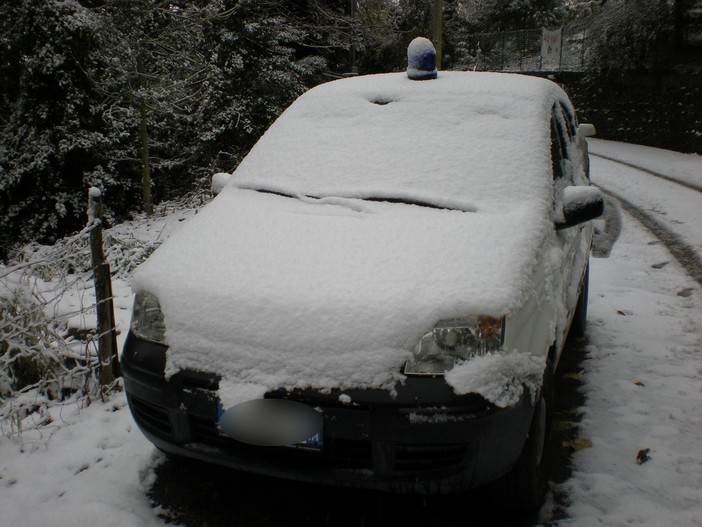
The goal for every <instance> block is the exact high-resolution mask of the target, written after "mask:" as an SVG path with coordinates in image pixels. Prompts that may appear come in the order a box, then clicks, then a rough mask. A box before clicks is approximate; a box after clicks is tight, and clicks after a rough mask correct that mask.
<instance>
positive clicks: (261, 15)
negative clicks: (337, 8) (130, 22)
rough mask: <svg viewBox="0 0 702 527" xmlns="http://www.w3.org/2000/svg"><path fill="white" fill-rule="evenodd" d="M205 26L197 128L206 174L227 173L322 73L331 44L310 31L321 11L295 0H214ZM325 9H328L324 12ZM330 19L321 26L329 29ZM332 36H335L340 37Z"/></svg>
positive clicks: (325, 67) (320, 79)
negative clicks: (206, 67) (206, 71)
mask: <svg viewBox="0 0 702 527" xmlns="http://www.w3.org/2000/svg"><path fill="white" fill-rule="evenodd" d="M212 4H213V5H216V6H218V11H219V12H220V13H222V14H221V16H219V17H218V18H216V19H213V20H212V22H211V23H210V24H209V25H208V27H207V30H206V32H205V35H206V41H207V42H208V57H207V59H208V61H209V62H210V63H211V64H212V65H213V67H214V68H216V70H217V72H218V74H217V75H216V76H215V77H212V78H210V79H208V81H207V87H206V90H205V92H204V98H203V99H202V101H201V104H200V106H199V108H198V111H197V114H196V120H195V127H196V128H197V129H198V130H199V135H198V137H197V141H196V143H197V145H198V159H199V162H198V163H197V164H198V166H199V167H200V168H201V169H202V174H201V175H203V176H206V175H210V174H212V173H214V172H215V171H230V170H232V169H233V168H235V167H236V166H237V164H238V162H239V161H240V160H241V158H242V157H243V156H244V155H245V154H246V152H248V150H249V148H251V146H253V144H254V143H255V142H256V140H257V139H258V137H259V136H260V135H261V134H262V133H263V132H264V131H265V130H266V128H267V127H268V126H269V125H270V123H271V121H272V120H273V119H275V117H277V116H278V115H279V114H280V113H281V112H282V111H283V110H284V109H285V108H286V107H287V106H288V105H289V104H290V102H291V101H292V100H293V99H294V98H295V97H297V96H298V95H299V94H300V93H302V92H303V91H304V90H305V89H307V88H309V87H310V86H312V85H314V84H316V83H318V82H320V81H322V80H323V79H324V77H323V75H322V74H323V73H324V72H325V71H326V70H327V69H328V57H329V56H330V48H329V47H328V46H326V45H323V41H320V39H321V38H322V35H321V33H320V31H322V29H321V28H320V27H317V28H316V30H315V31H312V30H311V24H310V20H311V16H325V12H320V11H319V10H316V9H315V5H316V4H314V3H313V2H311V3H310V4H311V7H310V6H308V7H300V6H296V4H295V3H294V2H278V1H272V0H269V1H267V0H263V1H261V0H239V1H230V0H218V1H217V2H213V3H212ZM326 14H328V13H326ZM332 29H333V26H332V22H330V25H329V26H327V27H326V28H325V29H324V31H325V32H327V33H333V31H332ZM337 37H338V35H336V37H335V38H337Z"/></svg>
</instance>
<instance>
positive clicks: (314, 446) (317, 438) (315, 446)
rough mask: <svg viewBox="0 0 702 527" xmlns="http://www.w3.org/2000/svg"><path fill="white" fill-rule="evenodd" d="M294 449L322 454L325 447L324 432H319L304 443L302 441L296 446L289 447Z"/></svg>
mask: <svg viewBox="0 0 702 527" xmlns="http://www.w3.org/2000/svg"><path fill="white" fill-rule="evenodd" d="M289 446H290V447H292V448H299V449H300V450H309V451H311V452H321V451H322V447H323V446H324V439H323V434H322V431H321V430H320V431H319V432H317V433H316V434H315V435H313V436H312V437H310V438H309V439H306V440H304V441H300V442H299V443H295V444H294V445H289Z"/></svg>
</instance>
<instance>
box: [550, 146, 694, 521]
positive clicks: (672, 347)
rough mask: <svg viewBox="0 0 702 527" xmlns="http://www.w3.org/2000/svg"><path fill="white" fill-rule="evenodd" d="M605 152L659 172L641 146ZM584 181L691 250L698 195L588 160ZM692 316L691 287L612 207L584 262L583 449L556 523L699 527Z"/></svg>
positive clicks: (683, 170)
mask: <svg viewBox="0 0 702 527" xmlns="http://www.w3.org/2000/svg"><path fill="white" fill-rule="evenodd" d="M602 144H604V146H605V147H606V149H607V150H609V151H611V150H612V149H615V148H616V144H613V143H602V142H597V143H596V144H595V148H593V151H594V152H597V151H598V150H599V147H600V146H601V145H602ZM615 156H618V158H619V159H622V158H624V160H627V161H630V162H631V163H635V164H639V165H649V166H652V167H655V168H656V169H657V170H659V171H660V170H661V168H662V167H661V166H660V160H659V159H658V158H657V157H656V152H653V151H651V150H646V149H643V150H641V147H637V148H636V149H631V148H629V145H626V147H624V148H621V149H619V150H615V151H614V155H613V157H615ZM648 156H651V157H648ZM665 157H666V159H667V163H668V170H669V171H668V174H669V175H671V176H675V177H681V178H684V179H685V180H686V181H688V182H692V183H698V182H699V178H702V161H700V159H699V158H698V157H696V156H680V155H675V154H673V153H666V154H665ZM696 178H697V181H695V179H696ZM592 179H593V181H594V182H595V183H596V184H598V185H600V186H601V187H602V188H603V189H605V190H609V191H613V192H615V193H616V194H618V195H621V196H623V197H625V198H626V199H627V200H628V201H629V202H631V203H633V204H634V205H636V206H637V207H639V208H640V209H642V210H644V211H646V212H648V213H649V214H650V215H652V216H654V217H655V218H656V219H657V220H658V221H660V222H661V223H663V224H664V225H665V226H666V227H667V228H668V229H669V230H670V231H672V232H673V233H675V234H677V235H678V236H679V237H680V238H682V239H683V240H685V241H686V243H687V245H688V246H691V247H693V248H694V250H695V252H696V253H697V255H699V254H700V250H701V249H702V229H701V228H700V226H701V225H702V194H700V193H698V192H696V191H693V190H691V189H689V188H685V187H682V186H680V185H677V184H675V183H672V182H669V181H666V180H663V179H660V178H656V177H654V176H651V175H649V174H646V173H644V172H641V171H639V170H635V169H633V168H631V167H627V166H624V165H621V164H617V163H612V162H611V161H605V160H601V159H598V158H597V157H594V156H593V158H592ZM701 315H702V299H701V295H700V288H699V285H698V284H697V283H695V281H694V280H693V279H692V278H691V277H690V276H689V274H688V273H687V272H686V271H685V270H684V269H682V268H681V267H680V265H679V264H678V263H677V262H676V261H675V259H674V258H673V257H672V255H671V254H670V252H668V251H667V250H666V248H665V247H664V245H663V243H662V242H661V240H659V239H657V238H656V237H655V236H653V235H652V234H651V233H650V232H649V231H648V230H647V229H646V228H644V227H643V226H642V224H640V223H639V222H638V221H637V220H636V219H634V218H633V217H632V216H630V215H629V214H627V213H626V212H624V213H623V214H622V231H621V236H620V237H619V239H618V240H617V242H616V244H615V246H614V248H613V251H612V254H611V256H610V258H607V259H593V260H592V275H591V297H590V325H589V329H588V339H589V345H588V348H587V355H588V357H587V359H586V360H585V361H584V362H583V364H582V368H583V371H582V376H583V382H584V384H583V390H584V394H585V397H586V402H585V406H584V408H583V418H582V421H581V423H580V435H581V436H582V437H584V438H587V439H589V440H590V441H592V448H589V449H585V450H582V451H580V452H577V453H576V454H575V455H574V457H573V462H574V473H573V476H572V477H571V479H570V480H569V481H568V482H567V483H566V484H565V488H566V492H567V494H568V496H569V500H570V503H571V505H570V507H568V510H567V514H568V515H569V516H570V518H569V519H568V520H564V521H563V522H562V524H563V525H583V526H590V525H625V524H629V525H630V524H635V525H651V526H657V525H679V526H691V525H702V490H700V489H702V448H701V445H700V430H702V349H701V347H702V346H701V344H702V338H701V335H702V327H701V325H700V323H701V322H702V316H701ZM639 453H641V454H639ZM637 456H641V458H640V461H643V462H641V463H638V462H637Z"/></svg>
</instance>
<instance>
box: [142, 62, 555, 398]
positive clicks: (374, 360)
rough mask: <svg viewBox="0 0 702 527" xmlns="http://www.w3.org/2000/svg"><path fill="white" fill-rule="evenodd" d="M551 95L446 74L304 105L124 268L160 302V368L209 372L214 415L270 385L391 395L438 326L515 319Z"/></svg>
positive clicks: (530, 287)
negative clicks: (452, 320)
mask: <svg viewBox="0 0 702 527" xmlns="http://www.w3.org/2000/svg"><path fill="white" fill-rule="evenodd" d="M561 97H562V92H560V90H559V89H558V88H557V87H556V86H555V85H553V84H551V83H550V82H548V81H544V80H540V79H531V78H523V77H519V76H514V75H495V74H473V73H455V74H452V73H445V72H442V73H440V75H439V78H438V79H437V80H432V81H409V80H407V79H406V78H405V77H403V75H396V74H389V75H381V76H370V77H362V78H355V79H349V80H343V81H337V82H332V83H329V84H326V85H323V86H320V87H318V88H315V89H314V90H312V91H311V92H309V93H308V94H307V95H303V96H302V97H301V98H300V99H299V100H298V101H297V102H296V103H295V104H294V105H293V106H292V107H291V108H290V109H288V110H287V111H286V112H285V114H284V115H283V116H282V117H281V118H280V119H279V120H278V121H277V122H276V123H275V124H274V125H273V126H272V127H271V129H270V130H269V131H268V132H267V133H266V134H265V136H264V137H263V138H262V139H261V140H260V141H259V143H258V144H257V145H256V146H255V147H254V149H253V150H252V152H251V153H250V154H249V156H248V157H247V158H246V159H245V160H244V161H243V162H242V164H241V166H240V167H239V169H238V170H237V171H236V172H235V173H234V175H233V176H232V178H231V180H230V182H229V183H228V184H227V185H226V186H225V188H224V189H223V190H222V192H221V193H220V194H219V195H218V196H217V197H216V198H215V199H214V201H213V202H212V203H210V204H209V205H208V206H207V207H205V208H204V209H203V210H202V211H200V213H199V214H198V215H197V216H195V217H194V218H193V219H191V220H190V221H189V222H188V224H187V225H185V226H184V227H183V228H182V229H181V230H180V231H179V232H177V233H175V234H174V235H173V236H172V237H171V238H170V239H168V240H167V241H166V242H165V243H164V244H163V245H162V246H161V247H160V248H159V249H158V250H157V251H156V252H155V253H154V254H153V255H152V256H151V257H150V258H149V260H147V262H145V264H143V265H142V266H141V268H140V269H139V270H138V271H137V273H136V275H135V278H134V288H135V290H146V291H149V292H151V293H153V294H155V295H156V296H157V297H158V298H159V299H160V302H161V306H162V309H163V313H164V319H165V323H166V328H167V330H166V336H167V339H168V343H169V351H168V355H167V373H168V374H173V373H175V372H177V371H179V370H181V369H196V370H203V371H213V372H217V373H218V374H219V375H221V377H222V381H221V383H220V397H221V398H222V399H223V401H224V402H225V403H226V404H225V406H226V405H233V404H235V403H236V402H238V401H243V400H248V399H251V398H254V397H261V396H262V395H263V394H264V393H265V392H266V391H267V390H270V389H275V388H279V387H286V388H295V387H297V388H300V387H308V386H309V387H315V388H321V389H328V388H334V387H337V388H342V389H343V388H347V387H349V388H350V387H355V388H370V387H383V388H386V389H391V388H392V386H393V385H394V384H395V382H397V380H398V379H399V378H401V375H400V373H399V372H400V370H401V366H402V364H403V363H404V361H405V360H406V359H408V358H409V357H410V355H411V350H412V349H413V348H414V345H415V344H416V343H417V342H418V340H419V339H420V337H421V336H422V335H423V334H424V333H426V332H427V331H429V330H430V329H431V328H432V327H433V326H434V324H436V322H437V321H438V320H440V319H443V318H447V317H455V316H465V315H471V314H476V315H477V314H492V315H497V316H499V315H503V314H508V313H509V312H510V310H513V309H516V308H518V307H519V306H520V305H522V304H523V303H524V302H525V301H526V299H527V298H529V297H530V296H534V295H535V294H536V293H535V290H534V287H535V285H534V283H533V272H534V269H536V268H537V267H538V266H548V265H549V262H550V261H551V260H552V259H549V258H548V246H547V244H546V240H547V239H549V233H551V234H550V236H552V233H553V223H552V220H551V217H550V215H551V209H552V205H551V199H552V198H551V193H552V190H551V189H552V184H551V161H550V143H549V142H548V141H549V128H548V127H549V113H550V108H551V105H552V104H553V102H554V100H557V99H559V98H561ZM380 103H386V104H380ZM253 189H265V190H273V191H276V192H279V193H282V194H285V195H288V196H293V197H285V196H281V195H275V194H271V193H268V192H263V193H262V192H255V191H254V190H253ZM310 196H315V198H312V197H310ZM367 197H373V198H395V199H396V200H398V201H400V202H399V203H396V202H390V203H388V202H378V201H368V200H365V201H364V200H361V199H356V198H367ZM317 198H322V199H317ZM403 201H407V202H410V203H413V202H423V203H433V204H435V205H440V206H446V207H448V208H450V209H456V210H445V209H439V210H437V209H436V208H429V207H420V206H415V205H410V204H406V203H403Z"/></svg>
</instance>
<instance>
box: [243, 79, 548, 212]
mask: <svg viewBox="0 0 702 527" xmlns="http://www.w3.org/2000/svg"><path fill="white" fill-rule="evenodd" d="M495 75H497V74H495ZM497 79H499V81H500V82H499V83H497V82H495V81H496V80H497ZM544 86H545V85H544V84H543V83H542V82H541V79H532V78H527V77H521V76H518V75H503V76H502V77H499V78H497V77H496V78H493V77H492V76H491V74H487V77H486V76H483V75H473V74H469V73H457V72H442V74H441V75H440V76H439V78H438V79H436V80H432V81H422V82H416V81H410V80H408V79H407V78H406V76H405V75H404V74H397V75H395V74H390V75H382V76H373V75H371V76H367V77H359V78H354V79H348V81H345V82H343V83H329V84H323V85H321V86H318V87H317V88H315V89H313V90H311V91H309V92H308V93H306V94H305V95H303V96H301V97H300V98H299V99H298V100H297V101H296V102H295V103H294V104H293V105H292V106H291V107H290V108H289V109H288V110H286V112H285V113H284V114H283V115H282V116H281V117H280V118H279V119H278V120H277V121H276V122H275V123H274V124H273V125H272V126H271V128H270V129H269V130H268V131H267V132H266V134H265V135H264V136H263V137H262V138H261V140H260V141H259V142H258V143H257V145H256V146H255V147H254V148H253V149H252V150H251V152H250V153H249V155H248V156H247V157H246V159H244V161H242V163H241V164H240V165H239V167H238V168H237V170H236V174H235V177H234V178H233V179H235V180H236V183H233V185H235V186H237V187H240V188H252V189H271V190H275V191H278V192H281V193H285V194H289V195H293V196H298V195H300V196H315V197H320V198H327V197H339V198H348V199H364V200H376V199H377V200H379V201H390V202H398V203H413V204H420V205H426V206H435V207H438V208H448V209H456V210H488V209H491V210H495V209H500V210H504V208H505V206H512V205H514V204H518V205H519V204H528V203H533V204H536V203H541V199H542V198H543V196H544V195H546V194H547V193H548V192H549V185H550V184H551V183H550V173H551V160H550V157H549V152H550V150H549V148H550V136H549V132H550V128H549V125H550V121H549V118H550V112H551V103H550V102H549V103H543V100H545V98H544V97H543V90H544ZM554 89H556V88H555V87H554ZM378 100H382V101H383V102H385V104H378V103H377V101H378Z"/></svg>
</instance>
